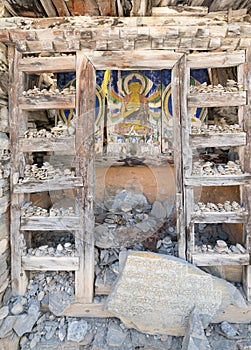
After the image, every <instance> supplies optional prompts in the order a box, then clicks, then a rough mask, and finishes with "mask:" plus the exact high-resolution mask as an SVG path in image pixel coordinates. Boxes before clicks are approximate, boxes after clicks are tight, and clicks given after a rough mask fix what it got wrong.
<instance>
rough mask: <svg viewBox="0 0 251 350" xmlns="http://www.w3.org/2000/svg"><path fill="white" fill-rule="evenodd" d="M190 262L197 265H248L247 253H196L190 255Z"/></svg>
mask: <svg viewBox="0 0 251 350" xmlns="http://www.w3.org/2000/svg"><path fill="white" fill-rule="evenodd" d="M192 263H193V264H194V265H197V266H217V265H226V266H227V265H229V266H231V265H248V264H249V254H248V253H246V254H234V253H229V254H217V253H196V254H193V256H192Z"/></svg>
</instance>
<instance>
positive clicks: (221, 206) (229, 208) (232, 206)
mask: <svg viewBox="0 0 251 350" xmlns="http://www.w3.org/2000/svg"><path fill="white" fill-rule="evenodd" d="M194 212H195V214H201V213H224V212H234V213H244V212H245V208H244V207H242V206H241V204H239V203H238V202H236V201H233V202H232V203H231V202H230V201H225V202H224V203H217V204H215V203H212V202H207V203H204V202H198V203H197V204H196V205H195V206H194Z"/></svg>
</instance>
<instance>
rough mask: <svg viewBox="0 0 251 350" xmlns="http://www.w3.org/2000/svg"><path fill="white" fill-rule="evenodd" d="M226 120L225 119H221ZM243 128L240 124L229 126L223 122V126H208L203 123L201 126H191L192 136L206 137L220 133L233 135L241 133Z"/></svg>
mask: <svg viewBox="0 0 251 350" xmlns="http://www.w3.org/2000/svg"><path fill="white" fill-rule="evenodd" d="M221 119H222V120H224V118H221ZM241 131H242V128H241V126H240V125H239V124H232V125H228V124H226V122H224V123H223V122H222V123H221V125H215V124H214V125H207V124H205V123H202V124H201V125H200V126H198V125H194V124H192V125H191V134H195V135H197V134H205V135H214V134H219V133H225V134H232V133H238V132H241Z"/></svg>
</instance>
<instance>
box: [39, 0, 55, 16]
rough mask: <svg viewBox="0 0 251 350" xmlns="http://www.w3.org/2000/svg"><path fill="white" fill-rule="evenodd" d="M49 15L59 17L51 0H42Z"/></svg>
mask: <svg viewBox="0 0 251 350" xmlns="http://www.w3.org/2000/svg"><path fill="white" fill-rule="evenodd" d="M40 2H41V4H42V6H43V8H44V10H45V12H46V14H47V16H48V17H57V11H56V10H55V7H54V6H53V4H52V2H51V0H40Z"/></svg>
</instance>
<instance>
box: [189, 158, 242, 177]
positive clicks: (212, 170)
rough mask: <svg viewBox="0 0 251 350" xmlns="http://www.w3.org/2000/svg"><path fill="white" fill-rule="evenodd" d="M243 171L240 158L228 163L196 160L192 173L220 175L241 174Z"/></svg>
mask: <svg viewBox="0 0 251 350" xmlns="http://www.w3.org/2000/svg"><path fill="white" fill-rule="evenodd" d="M241 174H243V171H242V169H241V164H240V162H239V160H236V161H234V162H233V161H228V162H227V164H217V163H214V162H204V161H202V160H200V161H197V162H194V164H193V171H192V175H197V176H220V175H241Z"/></svg>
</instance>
